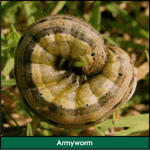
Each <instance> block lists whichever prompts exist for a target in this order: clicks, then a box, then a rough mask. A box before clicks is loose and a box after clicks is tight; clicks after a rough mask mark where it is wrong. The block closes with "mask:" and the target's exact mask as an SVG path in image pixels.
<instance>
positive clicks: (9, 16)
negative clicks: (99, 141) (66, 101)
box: [1, 1, 149, 136]
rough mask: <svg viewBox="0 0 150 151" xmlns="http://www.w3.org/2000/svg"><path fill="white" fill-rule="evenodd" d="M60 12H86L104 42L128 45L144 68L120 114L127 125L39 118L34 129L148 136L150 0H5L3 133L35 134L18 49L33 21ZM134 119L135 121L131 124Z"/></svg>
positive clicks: (40, 132)
mask: <svg viewBox="0 0 150 151" xmlns="http://www.w3.org/2000/svg"><path fill="white" fill-rule="evenodd" d="M56 14H69V15H74V16H77V17H80V18H83V19H84V20H85V21H87V22H89V23H90V24H92V25H93V26H94V27H95V28H96V29H97V30H98V31H99V32H100V33H101V34H102V36H103V38H104V40H105V44H110V45H117V46H119V47H121V48H122V49H124V50H125V51H127V52H128V54H129V55H130V57H131V59H132V61H133V62H134V65H135V67H137V68H138V71H139V73H138V86H137V89H136V92H135V94H134V96H133V97H132V99H131V100H130V101H129V102H128V103H126V104H124V105H123V106H122V107H121V111H120V114H121V117H122V118H121V119H119V120H121V121H120V122H121V123H124V125H122V124H119V122H118V125H115V126H114V125H113V124H112V119H110V120H107V121H105V122H103V123H102V124H100V125H98V126H95V128H94V127H91V128H88V129H83V130H82V129H63V128H56V127H53V126H51V125H49V124H47V123H45V122H43V121H40V122H39V124H38V128H37V131H36V134H35V135H38V136H95V135H96V136H112V135H114V134H116V135H136V136H148V135H149V133H148V116H149V114H148V112H149V64H148V61H147V56H148V54H149V53H148V52H149V1H117V2H115V1H95V2H94V1H1V114H2V115H1V131H2V133H1V135H2V136H26V135H30V133H29V132H30V126H27V125H29V123H30V122H31V121H32V118H33V114H32V113H31V112H30V111H29V110H28V108H27V107H26V105H25V104H24V102H23V101H22V98H21V96H20V94H19V92H18V89H17V86H16V81H15V77H14V57H15V51H16V49H17V44H18V41H19V39H20V37H21V36H22V35H23V34H24V33H25V32H26V31H27V29H28V27H29V26H30V25H31V24H32V23H34V22H35V21H36V20H38V19H40V18H43V17H45V16H48V15H56ZM145 50H147V53H145ZM146 54H147V56H146ZM146 113H147V114H146ZM128 116H133V119H129V120H128V119H127V120H126V119H125V118H123V117H126V118H127V117H128ZM137 116H140V117H141V121H143V123H144V124H143V125H140V126H141V127H140V128H139V127H138V130H137V129H136V127H135V126H136V125H137V124H139V123H136V122H138V121H139V118H137ZM131 118H132V117H131ZM133 120H134V121H135V123H134V124H133V125H130V123H131V121H133ZM108 123H109V124H108ZM106 125H107V126H106ZM108 125H109V126H108ZM131 129H132V130H131ZM127 130H128V131H127ZM129 130H130V131H129ZM139 132H140V133H139ZM122 133H123V134H122Z"/></svg>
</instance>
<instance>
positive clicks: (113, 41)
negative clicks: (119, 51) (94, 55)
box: [101, 34, 120, 46]
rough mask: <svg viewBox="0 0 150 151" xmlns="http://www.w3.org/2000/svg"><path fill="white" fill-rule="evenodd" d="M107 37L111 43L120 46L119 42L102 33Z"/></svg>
mask: <svg viewBox="0 0 150 151" xmlns="http://www.w3.org/2000/svg"><path fill="white" fill-rule="evenodd" d="M101 35H102V36H103V37H104V38H105V39H107V40H108V41H109V43H110V44H112V45H115V46H120V45H119V44H118V43H116V42H115V40H113V39H112V38H110V37H108V36H106V35H104V34H101Z"/></svg>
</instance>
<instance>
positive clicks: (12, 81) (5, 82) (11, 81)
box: [1, 79, 16, 86]
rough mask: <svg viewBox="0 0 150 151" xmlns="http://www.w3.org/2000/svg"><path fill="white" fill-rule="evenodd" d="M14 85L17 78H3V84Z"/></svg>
mask: <svg viewBox="0 0 150 151" xmlns="http://www.w3.org/2000/svg"><path fill="white" fill-rule="evenodd" d="M13 85H16V80H15V79H9V80H4V79H1V86H13Z"/></svg>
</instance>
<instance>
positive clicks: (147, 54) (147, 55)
mask: <svg viewBox="0 0 150 151" xmlns="http://www.w3.org/2000/svg"><path fill="white" fill-rule="evenodd" d="M145 53H146V57H147V61H148V62H149V53H148V51H147V50H145Z"/></svg>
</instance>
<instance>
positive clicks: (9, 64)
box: [3, 58, 14, 77]
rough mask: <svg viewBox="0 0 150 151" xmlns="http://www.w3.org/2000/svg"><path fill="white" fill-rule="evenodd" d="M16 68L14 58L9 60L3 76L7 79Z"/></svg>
mask: <svg viewBox="0 0 150 151" xmlns="http://www.w3.org/2000/svg"><path fill="white" fill-rule="evenodd" d="M13 68H14V58H9V59H8V60H7V62H6V65H5V67H4V69H3V76H4V77H6V76H7V75H8V74H9V73H10V72H11V71H12V69H13Z"/></svg>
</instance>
